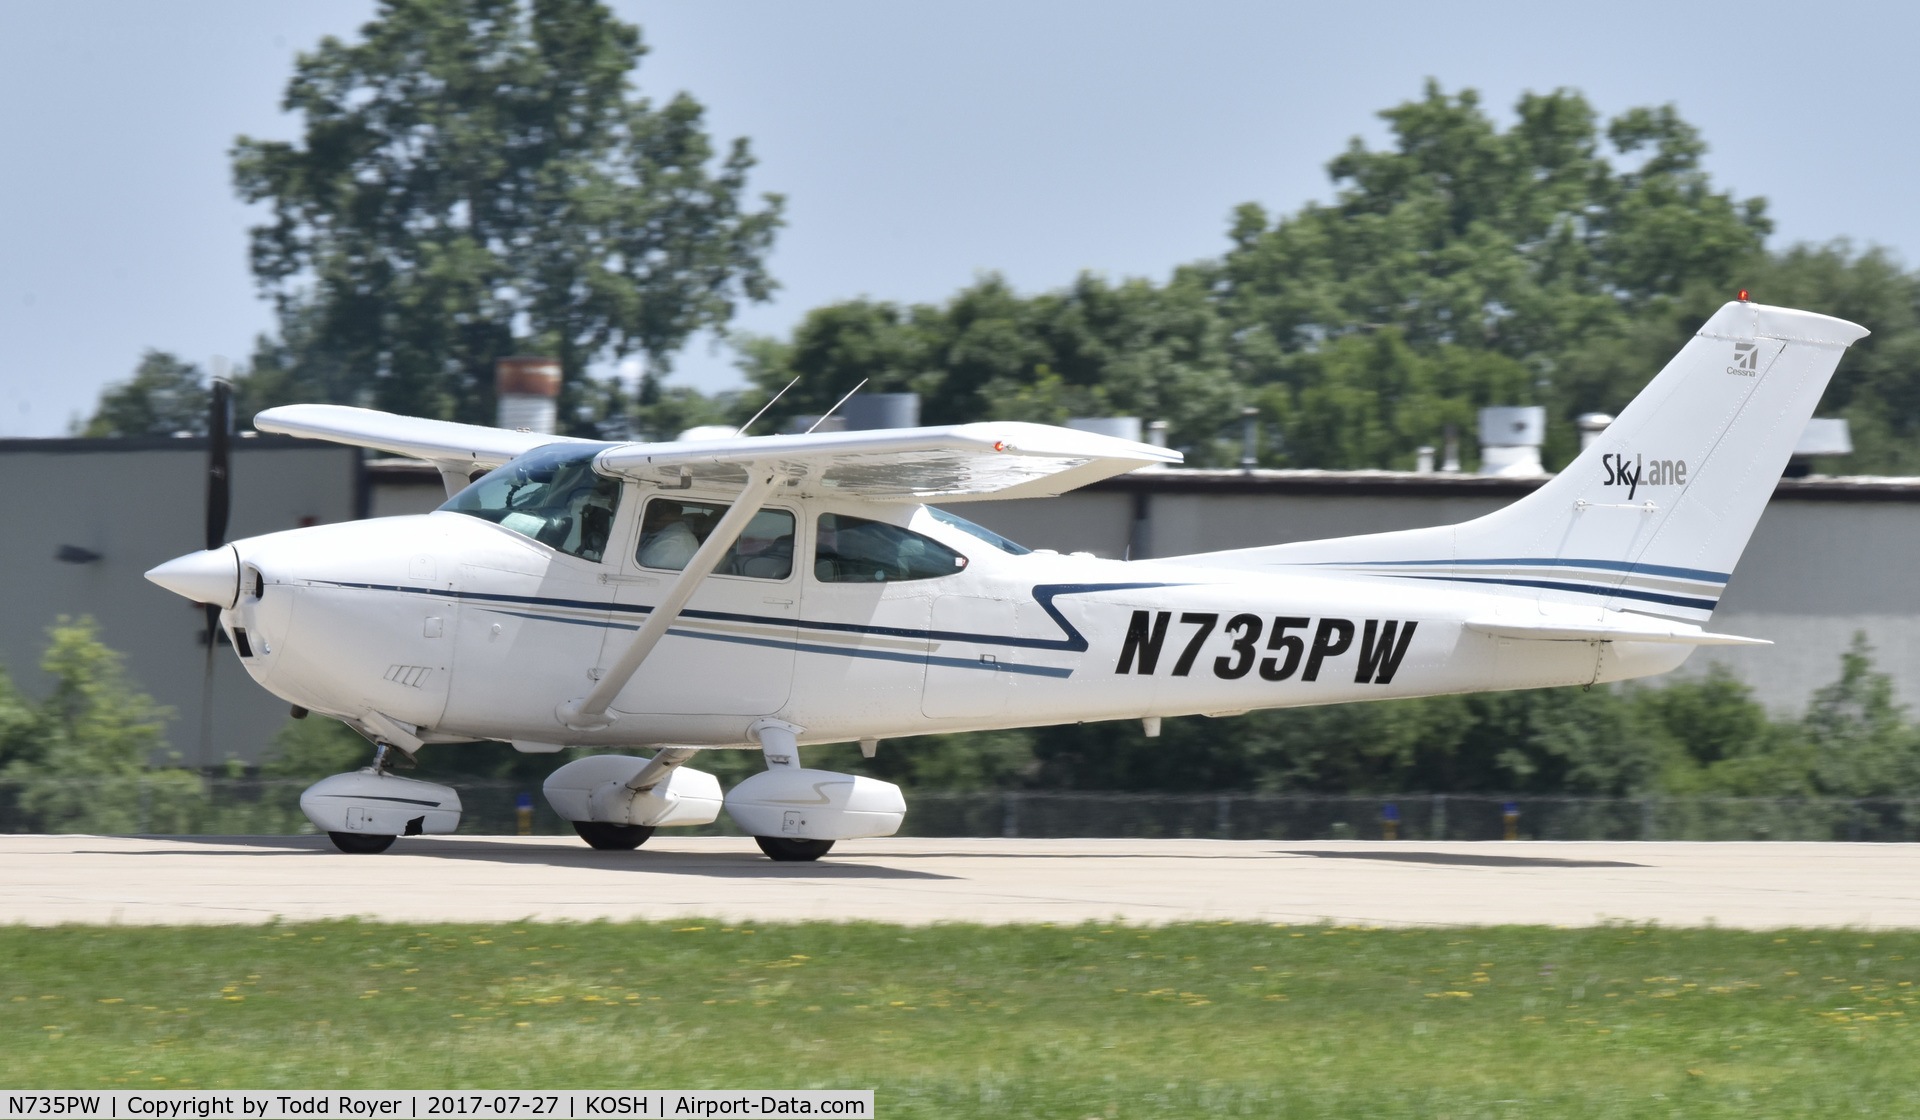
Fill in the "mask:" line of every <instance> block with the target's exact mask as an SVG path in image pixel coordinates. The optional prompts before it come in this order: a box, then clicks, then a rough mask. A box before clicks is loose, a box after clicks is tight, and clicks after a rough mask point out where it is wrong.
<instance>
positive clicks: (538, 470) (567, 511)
mask: <svg viewBox="0 0 1920 1120" xmlns="http://www.w3.org/2000/svg"><path fill="white" fill-rule="evenodd" d="M600 450H601V449H600V447H599V445H590V446H587V447H582V446H580V445H579V444H568V443H555V444H548V445H547V446H545V447H537V448H535V449H534V450H532V451H529V452H527V453H526V454H525V455H522V456H520V457H519V458H518V459H515V460H513V461H512V462H510V463H508V464H506V465H505V466H503V467H498V468H495V469H494V470H492V471H489V472H487V473H486V474H484V475H482V476H481V477H480V480H479V481H477V482H475V483H474V484H473V485H471V486H469V487H467V488H466V489H465V490H462V491H460V492H459V493H458V494H455V495H454V496H453V497H452V498H450V499H448V501H447V503H446V504H445V505H443V506H441V507H440V508H441V509H444V510H450V511H452V512H454V513H464V514H466V515H468V516H469V517H478V518H480V519H482V520H484V521H491V522H493V523H494V524H495V525H498V526H500V527H501V528H503V529H511V530H513V531H514V532H516V533H519V534H520V535H522V536H526V537H532V538H533V539H534V540H536V541H539V542H540V543H541V544H544V545H546V546H547V547H548V548H551V549H554V550H555V551H558V552H565V553H567V554H569V555H572V556H578V557H580V558H581V559H582V560H591V561H593V562H594V563H596V564H598V563H599V562H600V561H601V559H602V558H603V557H604V556H605V555H606V551H607V538H608V536H610V535H611V534H612V532H613V514H614V511H615V510H617V509H619V508H620V483H619V482H617V481H615V480H614V479H611V478H603V477H602V476H600V475H598V474H595V473H594V470H593V457H594V456H595V455H598V454H599V453H600Z"/></svg>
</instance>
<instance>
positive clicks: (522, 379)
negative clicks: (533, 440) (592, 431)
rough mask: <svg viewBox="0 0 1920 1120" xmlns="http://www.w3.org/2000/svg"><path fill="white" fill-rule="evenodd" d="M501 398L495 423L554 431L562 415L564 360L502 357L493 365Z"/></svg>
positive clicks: (496, 396)
mask: <svg viewBox="0 0 1920 1120" xmlns="http://www.w3.org/2000/svg"><path fill="white" fill-rule="evenodd" d="M493 389H494V395H495V398H496V399H497V400H498V401H499V410H498V411H497V412H496V413H495V414H494V415H495V417H496V419H495V421H494V423H495V424H496V425H498V426H499V427H502V428H511V429H512V430H514V431H520V430H521V429H525V430H527V431H529V432H539V433H541V434H543V435H552V434H553V433H554V430H555V429H556V428H557V427H558V426H559V419H560V361H559V359H557V358H536V357H531V356H526V355H522V356H518V357H513V358H502V359H500V360H499V361H498V362H495V363H494V366H493Z"/></svg>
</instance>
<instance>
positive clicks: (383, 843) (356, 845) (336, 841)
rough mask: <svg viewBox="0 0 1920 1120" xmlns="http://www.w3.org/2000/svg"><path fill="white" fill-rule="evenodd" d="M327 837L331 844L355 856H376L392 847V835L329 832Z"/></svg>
mask: <svg viewBox="0 0 1920 1120" xmlns="http://www.w3.org/2000/svg"><path fill="white" fill-rule="evenodd" d="M327 839H329V840H331V841H333V846H334V847H336V848H338V849H340V850H341V851H343V852H346V853H348V854H350V855H356V856H377V855H379V854H380V853H381V852H384V851H386V850H387V849H388V848H391V847H393V841H394V837H392V836H369V835H368V834H366V833H364V832H329V833H327Z"/></svg>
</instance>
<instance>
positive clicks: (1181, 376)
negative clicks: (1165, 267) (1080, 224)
mask: <svg viewBox="0 0 1920 1120" xmlns="http://www.w3.org/2000/svg"><path fill="white" fill-rule="evenodd" d="M742 349H743V354H744V358H745V361H744V363H743V368H744V369H745V370H746V372H747V375H748V377H749V378H751V379H752V381H753V382H754V384H755V386H756V387H757V388H758V389H759V390H760V392H759V393H758V394H757V395H755V396H752V397H749V398H746V399H743V400H742V401H741V404H740V408H741V409H742V410H743V411H746V410H750V409H752V408H757V407H758V406H759V404H760V403H763V402H764V401H765V400H766V399H767V398H768V397H769V396H771V395H772V394H773V393H774V392H776V391H778V390H779V389H780V388H781V387H782V386H784V385H786V384H787V382H789V381H791V380H792V379H793V378H794V377H799V378H800V383H799V384H798V385H796V386H795V387H794V388H793V390H792V391H791V392H789V393H788V394H787V395H786V396H785V397H783V398H781V400H780V403H779V405H778V406H777V407H776V409H775V410H774V411H771V412H769V414H768V415H769V419H768V420H766V421H763V422H762V423H763V424H767V425H768V426H769V427H771V426H773V425H777V424H779V423H780V422H781V421H783V420H785V419H787V418H790V417H792V416H796V415H805V414H812V415H818V414H820V413H821V412H824V411H825V410H826V409H828V408H830V407H832V405H833V403H834V402H835V401H837V400H839V399H840V397H841V396H842V395H844V394H845V393H846V392H848V391H849V390H851V389H853V387H854V386H856V385H858V384H860V382H861V381H862V380H863V379H864V380H866V382H867V385H866V389H865V391H866V392H880V393H886V392H914V393H919V394H920V396H921V400H922V407H921V420H922V421H923V422H924V423H929V424H957V423H963V422H966V421H970V420H981V419H988V418H993V419H1006V420H1032V421H1039V422H1042V423H1053V424H1057V423H1061V422H1063V421H1065V420H1066V419H1068V418H1069V417H1072V416H1112V415H1123V416H1125V415H1131V416H1143V417H1147V418H1149V419H1163V420H1166V421H1167V422H1168V424H1169V426H1170V440H1171V442H1172V444H1173V445H1174V446H1176V447H1180V448H1182V449H1183V450H1185V451H1187V452H1188V455H1189V461H1190V462H1192V463H1194V464H1195V465H1207V464H1209V463H1210V462H1213V461H1216V460H1221V459H1230V457H1231V455H1232V454H1233V453H1232V452H1229V451H1224V450H1222V449H1221V448H1219V447H1216V446H1215V438H1216V437H1217V436H1218V435H1220V434H1221V432H1222V430H1223V429H1224V428H1225V427H1227V426H1229V425H1230V424H1231V423H1233V422H1234V421H1235V420H1236V419H1237V413H1238V409H1239V405H1240V401H1241V399H1242V397H1243V393H1242V391H1241V388H1240V386H1239V385H1238V384H1237V383H1236V382H1235V379H1234V376H1233V370H1232V368H1231V354H1230V352H1229V350H1228V338H1227V328H1226V324H1225V323H1224V322H1223V321H1222V320H1221V319H1220V317H1219V315H1218V313H1217V312H1216V310H1215V308H1214V306H1213V303H1212V301H1211V298H1210V296H1209V294H1208V292H1207V290H1206V288H1205V287H1204V286H1203V285H1201V284H1199V283H1195V282H1191V281H1189V280H1186V279H1182V278H1176V279H1175V280H1174V281H1173V282H1171V283H1168V284H1164V285H1158V284H1153V283H1151V282H1149V281H1146V280H1126V281H1122V282H1120V283H1117V284H1116V283H1111V282H1109V281H1107V280H1105V279H1103V278H1101V277H1099V276H1094V275H1091V274H1087V275H1082V276H1080V277H1079V278H1078V279H1077V280H1075V281H1074V283H1073V284H1072V285H1071V286H1070V287H1067V288H1065V289H1061V290H1059V291H1053V292H1043V293H1041V294H1039V295H1034V296H1023V295H1021V294H1019V293H1018V292H1015V291H1014V290H1013V289H1012V288H1011V287H1010V286H1009V285H1008V284H1007V283H1006V281H1005V280H1003V279H1002V278H1000V277H999V276H997V275H989V276H986V277H983V278H982V279H980V280H979V281H978V282H976V283H974V284H973V285H972V286H970V287H967V288H964V289H962V290H961V291H960V292H958V293H956V294H955V295H954V297H953V298H952V299H950V300H948V301H947V302H946V303H945V304H944V305H939V306H935V305H932V304H916V305H913V306H909V307H902V306H900V305H898V304H893V303H885V302H878V301H873V300H850V301H846V302H843V303H836V304H831V305H829V306H827V307H822V308H819V309H817V310H815V311H813V312H811V313H809V314H808V315H807V316H806V317H805V318H804V319H803V320H802V321H801V323H800V325H799V326H798V327H796V328H795V329H794V332H793V336H792V338H791V340H790V341H784V342H783V341H776V340H771V339H751V340H745V341H744V343H743V346H742Z"/></svg>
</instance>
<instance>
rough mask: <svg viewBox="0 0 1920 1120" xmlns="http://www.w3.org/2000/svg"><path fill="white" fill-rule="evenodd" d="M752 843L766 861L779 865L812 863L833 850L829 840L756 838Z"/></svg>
mask: <svg viewBox="0 0 1920 1120" xmlns="http://www.w3.org/2000/svg"><path fill="white" fill-rule="evenodd" d="M753 842H754V843H756V844H758V845H760V850H761V851H763V852H765V853H767V858H768V859H773V860H778V861H779V862H781V863H812V862H813V861H814V860H816V859H819V858H820V857H821V856H824V855H826V854H827V853H828V852H830V851H832V850H833V841H831V840H795V839H793V838H791V837H787V836H756V837H754V838H753Z"/></svg>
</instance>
